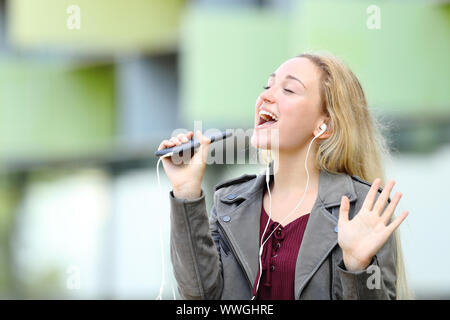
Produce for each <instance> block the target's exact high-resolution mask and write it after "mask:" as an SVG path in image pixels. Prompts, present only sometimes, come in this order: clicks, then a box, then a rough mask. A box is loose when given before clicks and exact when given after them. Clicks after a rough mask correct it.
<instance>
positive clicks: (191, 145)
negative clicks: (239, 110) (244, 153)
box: [155, 131, 232, 157]
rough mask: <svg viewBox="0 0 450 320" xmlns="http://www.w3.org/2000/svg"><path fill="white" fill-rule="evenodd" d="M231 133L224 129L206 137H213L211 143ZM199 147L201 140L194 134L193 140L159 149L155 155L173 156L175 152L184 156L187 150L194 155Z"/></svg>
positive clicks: (229, 135)
mask: <svg viewBox="0 0 450 320" xmlns="http://www.w3.org/2000/svg"><path fill="white" fill-rule="evenodd" d="M194 134H195V133H194ZM231 135H232V132H231V131H222V132H220V133H218V134H213V135H211V136H210V135H206V137H208V138H209V139H211V143H213V142H215V141H219V140H222V139H226V138H228V137H231ZM198 147H200V142H199V141H198V140H197V138H196V137H195V135H194V137H193V138H192V139H191V140H189V141H188V142H185V143H182V144H180V145H178V146H174V147H171V148H166V149H162V150H158V151H156V153H155V155H156V156H157V157H171V156H173V155H175V154H179V155H180V156H182V155H183V154H184V153H185V152H190V153H191V156H192V155H193V154H194V153H195V150H196V149H197V148H198Z"/></svg>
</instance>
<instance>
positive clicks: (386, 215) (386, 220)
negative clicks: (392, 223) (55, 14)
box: [381, 192, 402, 225]
mask: <svg viewBox="0 0 450 320" xmlns="http://www.w3.org/2000/svg"><path fill="white" fill-rule="evenodd" d="M401 197H402V193H401V192H397V193H396V194H395V195H394V198H393V199H392V201H391V203H389V205H388V206H387V208H386V210H384V213H383V214H382V215H381V219H382V221H383V223H384V224H385V225H387V224H388V223H389V220H390V219H391V217H392V215H393V214H394V211H395V208H396V207H397V204H398V202H399V201H400V198H401Z"/></svg>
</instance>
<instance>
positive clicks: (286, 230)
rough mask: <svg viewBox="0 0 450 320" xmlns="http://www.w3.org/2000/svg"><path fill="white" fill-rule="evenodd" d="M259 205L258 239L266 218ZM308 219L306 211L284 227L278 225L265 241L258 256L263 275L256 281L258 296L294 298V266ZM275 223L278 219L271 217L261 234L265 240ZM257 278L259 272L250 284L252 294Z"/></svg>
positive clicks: (269, 298)
mask: <svg viewBox="0 0 450 320" xmlns="http://www.w3.org/2000/svg"><path fill="white" fill-rule="evenodd" d="M261 207H262V209H261V219H260V234H259V239H261V236H262V233H263V232H264V229H265V227H266V224H267V220H268V219H269V216H268V214H267V213H266V211H265V210H264V205H263V206H261ZM308 218H309V213H308V214H305V215H303V216H301V217H299V218H297V219H295V220H294V221H292V222H290V223H289V224H287V225H286V226H284V227H283V226H282V225H280V226H279V227H278V228H277V231H275V232H274V233H273V234H272V235H271V236H270V239H269V240H267V242H266V244H265V245H264V250H263V253H262V256H261V264H262V276H261V280H260V282H259V289H258V295H257V299H261V300H294V298H295V297H294V278H295V265H296V263H297V256H298V251H299V250H300V245H301V243H302V239H303V233H304V232H305V228H306V224H307V223H308ZM277 226H278V222H275V221H273V220H272V219H270V223H269V226H268V227H267V230H266V233H265V234H264V241H265V240H266V239H267V237H268V236H269V235H270V234H271V232H272V231H273V230H274V229H275V228H276V227H277ZM258 263H259V261H258ZM258 277H259V271H258V274H257V275H256V281H255V283H254V285H253V295H255V290H256V284H257V281H258Z"/></svg>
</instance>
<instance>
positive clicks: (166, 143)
mask: <svg viewBox="0 0 450 320" xmlns="http://www.w3.org/2000/svg"><path fill="white" fill-rule="evenodd" d="M173 145H174V143H173V142H171V141H170V140H163V141H162V142H161V144H160V145H159V147H158V150H162V149H166V148H170V147H173Z"/></svg>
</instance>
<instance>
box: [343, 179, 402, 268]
mask: <svg viewBox="0 0 450 320" xmlns="http://www.w3.org/2000/svg"><path fill="white" fill-rule="evenodd" d="M380 183H381V180H380V179H379V178H377V179H375V181H374V182H373V184H372V186H371V188H370V190H369V192H368V193H367V196H366V199H365V200H364V203H363V205H362V207H361V210H360V211H359V212H358V214H357V215H356V216H354V217H353V219H351V220H349V218H348V212H349V209H350V202H349V199H348V198H347V197H345V196H343V197H342V199H341V207H340V212H339V221H338V243H339V246H340V247H341V249H342V253H343V260H344V264H345V267H346V269H347V270H349V271H357V270H363V269H365V268H366V267H367V266H368V265H369V263H370V261H371V260H372V258H373V256H374V255H375V254H376V253H377V252H378V250H379V249H380V248H381V247H382V246H383V245H384V244H385V243H386V241H387V239H388V238H389V236H390V235H391V234H392V233H393V232H394V231H395V229H397V228H398V226H399V225H400V224H401V223H402V222H403V220H405V218H406V217H407V215H408V211H407V210H405V211H403V212H402V214H401V215H399V216H398V217H396V218H395V219H394V220H393V221H392V222H391V223H389V220H390V219H391V217H392V215H393V214H394V211H395V208H396V207H397V204H398V202H399V201H400V198H401V196H402V194H401V193H400V192H397V193H396V194H395V196H394V198H393V200H392V201H391V202H390V203H389V205H388V206H387V207H386V209H385V210H384V212H383V209H384V208H385V206H386V203H387V201H388V199H389V195H390V193H391V191H392V188H393V186H394V184H395V181H393V180H390V181H389V182H388V183H387V185H386V187H385V188H384V190H383V191H382V192H381V194H380V196H379V197H378V199H377V201H376V203H375V205H374V202H375V199H376V195H377V193H378V188H379V186H380Z"/></svg>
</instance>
